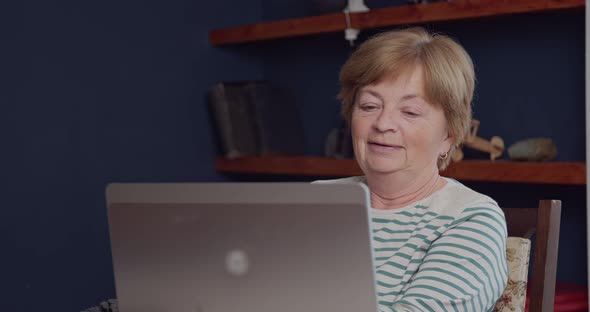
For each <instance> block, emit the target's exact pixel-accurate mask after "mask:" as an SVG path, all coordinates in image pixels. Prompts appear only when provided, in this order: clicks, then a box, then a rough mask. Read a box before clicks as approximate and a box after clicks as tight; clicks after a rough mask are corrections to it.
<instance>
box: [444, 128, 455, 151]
mask: <svg viewBox="0 0 590 312" xmlns="http://www.w3.org/2000/svg"><path fill="white" fill-rule="evenodd" d="M454 146H455V137H454V136H453V135H451V133H449V132H447V136H446V137H445V139H444V140H443V144H442V147H441V151H440V154H441V155H442V154H444V153H448V152H450V151H451V147H454Z"/></svg>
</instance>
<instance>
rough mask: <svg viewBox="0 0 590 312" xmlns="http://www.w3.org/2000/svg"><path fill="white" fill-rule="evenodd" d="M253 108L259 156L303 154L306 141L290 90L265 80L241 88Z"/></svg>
mask: <svg viewBox="0 0 590 312" xmlns="http://www.w3.org/2000/svg"><path fill="white" fill-rule="evenodd" d="M244 90H245V91H246V94H247V95H248V101H249V102H250V103H251V104H252V107H253V108H254V111H253V112H254V118H252V119H253V120H254V125H255V132H256V133H257V136H258V143H259V152H258V154H260V155H303V154H304V152H305V141H304V139H303V126H302V123H301V118H300V114H299V110H298V108H297V105H296V103H295V101H294V97H293V96H291V95H289V91H288V90H286V89H283V88H279V87H277V86H272V85H271V84H270V83H268V82H265V81H256V82H249V83H247V84H246V85H245V86H244Z"/></svg>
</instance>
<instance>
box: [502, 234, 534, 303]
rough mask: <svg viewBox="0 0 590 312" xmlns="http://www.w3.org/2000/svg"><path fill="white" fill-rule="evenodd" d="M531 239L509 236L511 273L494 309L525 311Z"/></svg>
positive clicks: (507, 245) (508, 248) (508, 251)
mask: <svg viewBox="0 0 590 312" xmlns="http://www.w3.org/2000/svg"><path fill="white" fill-rule="evenodd" d="M530 251H531V241H530V240H529V239H526V238H522V237H508V240H507V241H506V258H507V259H508V268H509V270H510V275H509V277H508V285H506V289H505V290H504V293H503V294H502V296H501V297H500V299H498V301H497V302H496V306H495V308H494V310H493V311H498V312H499V311H502V312H508V311H510V312H523V311H524V310H525V309H524V307H525V302H526V284H527V276H528V273H529V258H530Z"/></svg>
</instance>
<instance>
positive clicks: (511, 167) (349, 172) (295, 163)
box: [215, 157, 586, 185]
mask: <svg viewBox="0 0 590 312" xmlns="http://www.w3.org/2000/svg"><path fill="white" fill-rule="evenodd" d="M215 167H216V169H217V171H218V172H222V173H243V174H276V175H298V176H326V177H345V176H355V175H362V174H363V173H362V171H361V170H360V168H359V167H358V165H357V164H356V161H355V160H352V159H330V158H322V157H245V158H240V159H235V160H228V159H224V158H218V159H217V160H216V163H215ZM442 174H443V175H444V176H447V177H451V178H454V179H457V180H460V181H482V182H515V183H544V184H569V185H584V184H586V164H585V163H583V162H514V161H503V160H501V161H494V162H491V161H487V160H464V161H461V162H459V163H453V164H451V166H450V167H449V168H448V169H447V170H445V171H444V172H443V173H442Z"/></svg>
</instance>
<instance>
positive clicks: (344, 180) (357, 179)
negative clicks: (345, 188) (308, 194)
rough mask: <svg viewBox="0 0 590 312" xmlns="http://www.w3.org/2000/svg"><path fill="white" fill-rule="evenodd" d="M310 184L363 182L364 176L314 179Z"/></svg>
mask: <svg viewBox="0 0 590 312" xmlns="http://www.w3.org/2000/svg"><path fill="white" fill-rule="evenodd" d="M311 183H312V184H349V183H365V177H363V176H358V177H348V178H341V179H330V180H315V181H313V182H311Z"/></svg>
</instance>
